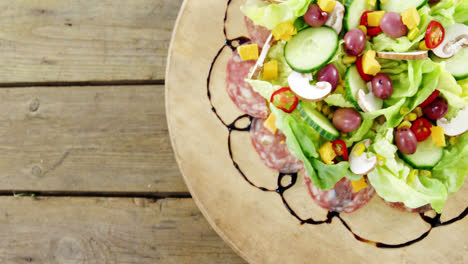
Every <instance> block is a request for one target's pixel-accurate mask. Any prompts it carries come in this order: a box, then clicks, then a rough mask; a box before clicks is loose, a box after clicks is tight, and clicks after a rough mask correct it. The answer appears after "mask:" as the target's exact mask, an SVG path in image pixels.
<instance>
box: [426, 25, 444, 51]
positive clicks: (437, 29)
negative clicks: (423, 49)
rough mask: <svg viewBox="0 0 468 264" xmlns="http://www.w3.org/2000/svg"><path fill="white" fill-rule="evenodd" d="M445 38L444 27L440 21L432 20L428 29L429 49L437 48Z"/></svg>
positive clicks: (427, 42) (427, 41)
mask: <svg viewBox="0 0 468 264" xmlns="http://www.w3.org/2000/svg"><path fill="white" fill-rule="evenodd" d="M444 38H445V29H444V27H443V26H442V25H441V24H440V23H439V22H437V21H435V20H432V21H431V22H430V23H429V25H428V26H427V30H426V40H425V42H426V46H427V47H428V48H429V49H435V48H437V47H438V46H439V45H440V43H442V41H444Z"/></svg>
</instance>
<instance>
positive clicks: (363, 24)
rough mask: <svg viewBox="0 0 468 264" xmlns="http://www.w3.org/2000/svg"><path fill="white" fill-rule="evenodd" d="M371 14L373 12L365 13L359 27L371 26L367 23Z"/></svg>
mask: <svg viewBox="0 0 468 264" xmlns="http://www.w3.org/2000/svg"><path fill="white" fill-rule="evenodd" d="M370 12H372V11H364V13H362V15H361V20H360V23H359V25H361V26H365V27H368V26H369V24H368V23H367V14H369V13H370Z"/></svg>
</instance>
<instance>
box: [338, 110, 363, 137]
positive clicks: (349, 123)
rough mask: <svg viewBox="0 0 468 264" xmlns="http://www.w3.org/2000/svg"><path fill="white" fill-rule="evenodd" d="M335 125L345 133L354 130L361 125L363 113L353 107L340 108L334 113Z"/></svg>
mask: <svg viewBox="0 0 468 264" xmlns="http://www.w3.org/2000/svg"><path fill="white" fill-rule="evenodd" d="M333 125H334V126H335V127H336V128H337V129H338V130H340V131H342V132H345V133H348V132H351V131H354V130H356V129H357V128H358V127H359V126H360V125H361V115H360V114H359V113H358V112H357V111H356V110H354V109H352V108H340V109H338V110H336V111H335V112H334V113H333Z"/></svg>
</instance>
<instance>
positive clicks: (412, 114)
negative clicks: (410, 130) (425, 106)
mask: <svg viewBox="0 0 468 264" xmlns="http://www.w3.org/2000/svg"><path fill="white" fill-rule="evenodd" d="M406 117H407V118H408V121H410V122H413V121H414V120H416V119H418V115H417V114H415V113H409V114H408V115H406Z"/></svg>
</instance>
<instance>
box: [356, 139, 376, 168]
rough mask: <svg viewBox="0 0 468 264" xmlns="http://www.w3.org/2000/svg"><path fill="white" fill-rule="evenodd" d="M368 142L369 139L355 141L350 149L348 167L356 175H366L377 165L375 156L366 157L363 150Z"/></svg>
mask: <svg viewBox="0 0 468 264" xmlns="http://www.w3.org/2000/svg"><path fill="white" fill-rule="evenodd" d="M370 144H371V141H370V140H369V139H365V140H363V141H361V142H359V143H357V144H356V145H355V146H354V147H353V149H352V150H351V154H350V155H349V165H350V167H349V168H350V169H351V171H352V172H353V173H355V174H357V175H366V174H367V173H369V172H371V171H372V170H374V169H375V167H376V166H377V157H376V156H375V155H374V156H371V157H368V156H367V152H366V151H365V150H366V148H368V147H369V146H370Z"/></svg>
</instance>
